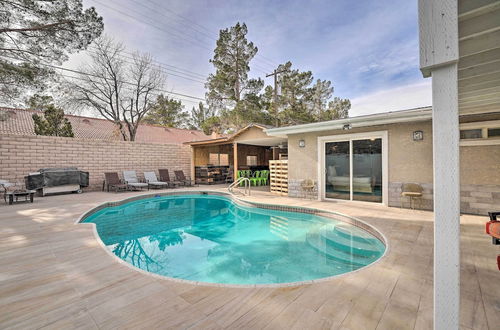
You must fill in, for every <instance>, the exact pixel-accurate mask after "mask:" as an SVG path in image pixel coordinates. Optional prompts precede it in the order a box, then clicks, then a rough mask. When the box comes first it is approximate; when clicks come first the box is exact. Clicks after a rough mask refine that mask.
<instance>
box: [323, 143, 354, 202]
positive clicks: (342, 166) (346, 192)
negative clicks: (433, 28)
mask: <svg viewBox="0 0 500 330" xmlns="http://www.w3.org/2000/svg"><path fill="white" fill-rule="evenodd" d="M349 150H350V145H349V141H341V142H330V143H326V144H325V169H326V178H325V179H326V184H325V197H326V198H335V199H351V183H350V180H349V177H350V175H351V174H350V173H351V166H350V163H351V162H350V152H349Z"/></svg>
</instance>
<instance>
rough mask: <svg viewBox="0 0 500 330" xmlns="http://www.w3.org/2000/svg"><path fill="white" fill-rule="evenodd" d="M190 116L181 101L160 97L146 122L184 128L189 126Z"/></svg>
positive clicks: (145, 118) (152, 107) (147, 116)
mask: <svg viewBox="0 0 500 330" xmlns="http://www.w3.org/2000/svg"><path fill="white" fill-rule="evenodd" d="M188 118H189V114H188V113H187V112H185V111H184V106H183V105H182V102H181V101H179V100H175V99H173V98H168V97H165V96H164V95H163V94H161V95H158V97H157V98H156V102H155V103H154V104H153V105H151V109H150V110H149V112H148V114H147V115H146V117H144V122H146V123H148V124H155V125H161V126H165V127H176V128H184V127H186V125H187V122H188Z"/></svg>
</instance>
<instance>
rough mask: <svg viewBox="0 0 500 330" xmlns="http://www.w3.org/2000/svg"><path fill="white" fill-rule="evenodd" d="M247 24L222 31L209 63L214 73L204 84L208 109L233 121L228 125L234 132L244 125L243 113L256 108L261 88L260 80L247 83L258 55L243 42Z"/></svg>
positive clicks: (261, 82) (251, 47) (250, 45)
mask: <svg viewBox="0 0 500 330" xmlns="http://www.w3.org/2000/svg"><path fill="white" fill-rule="evenodd" d="M247 33H248V30H247V26H246V24H244V23H243V24H240V23H237V24H236V25H235V26H233V27H230V28H228V29H224V30H221V31H220V33H219V39H218V40H217V45H216V48H215V50H214V53H215V54H214V57H213V59H211V60H210V63H212V64H213V65H214V67H215V69H216V72H215V74H211V75H209V77H208V79H207V83H206V85H205V86H206V88H207V89H208V91H207V94H206V98H207V102H208V105H209V107H210V109H214V111H217V112H218V113H222V112H224V116H221V117H226V116H227V115H230V116H231V117H232V118H233V119H234V120H232V121H231V122H230V123H229V124H230V125H231V126H234V127H235V128H238V127H241V125H243V123H244V122H245V119H244V117H245V115H246V114H245V112H246V111H247V110H248V109H252V108H253V106H254V105H255V97H256V96H258V94H259V92H260V90H262V88H263V87H264V82H263V80H262V79H249V78H248V72H249V71H250V61H251V60H252V59H253V57H254V56H255V55H256V54H257V51H258V49H257V47H256V46H254V44H253V43H252V42H249V41H248V40H247V38H246V34H247Z"/></svg>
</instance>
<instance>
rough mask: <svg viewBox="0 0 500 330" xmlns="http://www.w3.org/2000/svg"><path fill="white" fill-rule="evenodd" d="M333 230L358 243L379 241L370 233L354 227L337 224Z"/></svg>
mask: <svg viewBox="0 0 500 330" xmlns="http://www.w3.org/2000/svg"><path fill="white" fill-rule="evenodd" d="M327 230H328V229H327ZM333 230H334V231H335V232H337V233H338V234H339V235H340V236H342V237H345V238H348V239H352V240H354V241H357V242H369V243H376V242H377V241H378V239H377V238H376V237H373V236H372V235H371V234H370V233H368V232H366V231H364V230H361V229H359V228H356V227H353V226H352V225H345V224H337V225H334V228H333Z"/></svg>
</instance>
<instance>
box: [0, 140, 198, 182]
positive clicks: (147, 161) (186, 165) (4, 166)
mask: <svg viewBox="0 0 500 330" xmlns="http://www.w3.org/2000/svg"><path fill="white" fill-rule="evenodd" d="M46 167H78V168H79V169H80V170H82V171H88V172H89V173H90V187H89V188H88V189H89V190H98V189H101V187H102V181H103V179H104V172H118V173H119V175H120V177H121V176H122V173H121V172H122V171H124V170H136V171H137V174H138V176H139V178H141V177H142V176H143V172H144V171H155V172H156V173H157V175H158V169H159V168H167V169H169V170H170V171H171V173H172V174H173V171H174V170H183V171H184V173H185V174H186V175H189V174H190V167H191V151H190V147H189V146H185V145H179V144H154V143H137V142H128V141H105V140H90V139H77V138H64V137H53V136H23V135H0V179H3V180H8V181H11V182H19V183H24V176H26V175H27V174H28V173H29V172H36V171H37V170H38V169H40V168H46Z"/></svg>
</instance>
